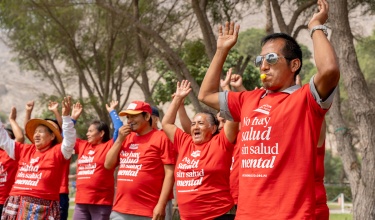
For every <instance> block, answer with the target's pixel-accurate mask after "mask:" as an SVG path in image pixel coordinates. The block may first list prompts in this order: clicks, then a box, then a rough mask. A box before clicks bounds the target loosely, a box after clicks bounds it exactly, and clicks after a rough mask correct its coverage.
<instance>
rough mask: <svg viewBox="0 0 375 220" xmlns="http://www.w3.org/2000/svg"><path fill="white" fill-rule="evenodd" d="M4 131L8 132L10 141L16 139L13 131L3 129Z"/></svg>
mask: <svg viewBox="0 0 375 220" xmlns="http://www.w3.org/2000/svg"><path fill="white" fill-rule="evenodd" d="M5 130H6V131H7V132H8V135H9V137H10V138H11V139H13V140H14V139H16V136H15V135H14V133H13V130H12V129H11V128H8V127H7V128H5Z"/></svg>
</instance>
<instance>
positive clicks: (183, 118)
mask: <svg viewBox="0 0 375 220" xmlns="http://www.w3.org/2000/svg"><path fill="white" fill-rule="evenodd" d="M174 96H175V94H173V95H172V99H173V98H174ZM177 113H178V117H179V118H180V123H181V127H182V130H184V132H185V133H188V134H190V126H191V120H190V118H189V116H188V114H187V112H186V109H185V105H184V100H182V101H181V104H180V106H179V108H178V111H177Z"/></svg>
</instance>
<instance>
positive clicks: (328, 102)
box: [309, 75, 337, 109]
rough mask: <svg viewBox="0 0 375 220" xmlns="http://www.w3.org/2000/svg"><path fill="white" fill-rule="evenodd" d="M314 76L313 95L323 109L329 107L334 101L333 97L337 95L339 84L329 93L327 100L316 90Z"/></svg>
mask: <svg viewBox="0 0 375 220" xmlns="http://www.w3.org/2000/svg"><path fill="white" fill-rule="evenodd" d="M314 77H315V75H314V76H313V77H311V79H310V83H309V84H310V92H311V94H312V96H313V97H314V99H315V101H316V102H317V103H318V104H319V105H320V107H321V108H322V109H329V108H330V107H331V104H332V102H333V98H334V97H335V94H336V90H337V86H336V88H335V89H334V90H333V92H332V93H331V94H330V95H329V97H328V98H327V99H326V100H324V101H323V100H322V99H321V98H320V96H319V94H318V91H317V90H316V87H315V84H314Z"/></svg>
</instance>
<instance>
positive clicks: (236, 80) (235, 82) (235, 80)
mask: <svg viewBox="0 0 375 220" xmlns="http://www.w3.org/2000/svg"><path fill="white" fill-rule="evenodd" d="M230 85H231V86H233V87H234V88H239V87H242V86H243V79H242V76H241V75H239V74H233V75H232V77H231V78H230Z"/></svg>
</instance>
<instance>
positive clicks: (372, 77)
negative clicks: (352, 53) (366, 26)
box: [356, 31, 375, 83]
mask: <svg viewBox="0 0 375 220" xmlns="http://www.w3.org/2000/svg"><path fill="white" fill-rule="evenodd" d="M356 53H357V57H358V62H359V66H360V67H361V70H362V72H363V75H364V76H365V79H366V81H367V82H368V83H375V65H374V60H373V59H374V57H375V31H374V32H373V33H372V35H371V36H369V37H365V38H362V39H361V40H359V42H358V44H357V45H356Z"/></svg>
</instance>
